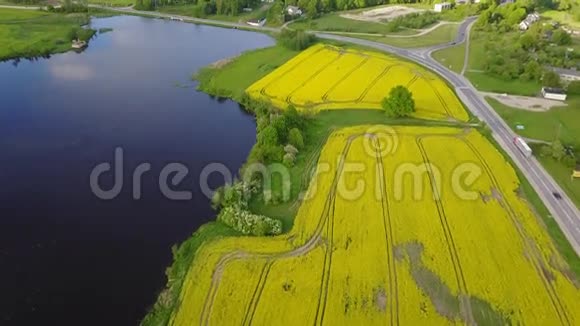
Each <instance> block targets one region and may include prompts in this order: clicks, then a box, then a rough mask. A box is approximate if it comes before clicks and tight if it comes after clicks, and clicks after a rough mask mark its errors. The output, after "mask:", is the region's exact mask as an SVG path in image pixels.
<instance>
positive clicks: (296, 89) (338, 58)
mask: <svg viewBox="0 0 580 326" xmlns="http://www.w3.org/2000/svg"><path fill="white" fill-rule="evenodd" d="M343 55H344V54H343V53H339V55H338V56H337V57H336V58H334V59H332V60H331V61H330V62H328V63H327V64H324V65H322V67H320V68H319V69H318V70H316V71H315V72H314V74H311V75H310V77H308V78H307V79H306V80H305V81H303V82H302V83H301V84H299V85H298V87H296V88H295V89H294V90H292V91H291V92H290V93H288V95H287V96H286V103H288V104H292V105H298V106H299V105H300V104H297V103H295V102H294V101H292V96H294V93H296V92H297V91H299V90H300V89H302V88H303V87H304V86H305V85H306V84H308V82H310V81H311V80H312V79H313V78H315V77H316V76H318V74H320V73H321V72H323V71H324V70H325V69H326V68H328V67H329V66H330V65H331V64H333V63H335V62H336V61H338V60H340V59H341V58H342V57H343Z"/></svg>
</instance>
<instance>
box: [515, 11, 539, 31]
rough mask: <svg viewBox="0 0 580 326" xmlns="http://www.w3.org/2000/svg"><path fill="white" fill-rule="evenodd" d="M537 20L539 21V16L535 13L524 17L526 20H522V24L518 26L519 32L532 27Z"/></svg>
mask: <svg viewBox="0 0 580 326" xmlns="http://www.w3.org/2000/svg"><path fill="white" fill-rule="evenodd" d="M538 20H540V15H539V14H538V13H537V12H534V13H532V14H529V15H528V16H527V17H526V19H524V20H522V22H521V23H520V25H519V27H520V30H522V31H526V30H528V28H530V26H532V24H533V23H535V22H537V21H538Z"/></svg>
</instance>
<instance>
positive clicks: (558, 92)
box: [542, 87, 566, 101]
mask: <svg viewBox="0 0 580 326" xmlns="http://www.w3.org/2000/svg"><path fill="white" fill-rule="evenodd" d="M542 96H543V97H544V98H545V99H549V100H556V101H565V100H566V92H565V91H564V90H563V89H561V88H552V87H542Z"/></svg>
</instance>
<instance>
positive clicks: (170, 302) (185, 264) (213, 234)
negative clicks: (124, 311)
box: [141, 222, 240, 326]
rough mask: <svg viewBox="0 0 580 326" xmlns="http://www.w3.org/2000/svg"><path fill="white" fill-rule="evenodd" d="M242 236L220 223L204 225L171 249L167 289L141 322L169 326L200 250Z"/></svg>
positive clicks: (146, 325)
mask: <svg viewBox="0 0 580 326" xmlns="http://www.w3.org/2000/svg"><path fill="white" fill-rule="evenodd" d="M239 235H240V234H239V233H238V232H236V231H234V230H233V229H231V228H230V227H228V226H226V225H224V224H222V223H220V222H210V223H207V224H204V225H202V226H201V227H200V228H199V229H198V230H197V231H195V233H193V235H192V236H191V237H189V238H188V239H187V240H185V241H184V242H183V243H181V244H180V245H179V247H177V246H173V248H171V250H172V252H173V263H172V265H171V267H169V268H167V270H166V272H165V274H166V275H167V287H166V288H165V289H164V290H163V291H162V292H161V293H160V294H159V297H158V299H157V302H156V303H155V304H154V305H153V307H152V308H151V310H150V311H149V313H148V314H147V316H145V318H144V319H143V321H142V322H141V325H145V326H149V325H151V326H158V325H167V324H168V322H169V319H170V318H171V314H172V313H173V311H175V310H176V309H177V308H178V307H179V304H180V302H179V295H180V293H181V288H182V286H183V282H184V280H185V277H186V276H187V272H188V271H189V267H190V266H191V264H192V262H193V260H194V259H195V254H196V253H197V251H198V249H199V248H200V247H201V246H202V245H203V244H204V243H208V242H211V241H216V240H218V239H220V238H223V237H231V236H239Z"/></svg>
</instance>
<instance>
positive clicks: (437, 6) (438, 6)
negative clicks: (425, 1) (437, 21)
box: [433, 2, 451, 12]
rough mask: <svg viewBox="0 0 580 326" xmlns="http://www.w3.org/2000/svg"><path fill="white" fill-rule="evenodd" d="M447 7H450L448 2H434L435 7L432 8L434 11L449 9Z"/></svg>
mask: <svg viewBox="0 0 580 326" xmlns="http://www.w3.org/2000/svg"><path fill="white" fill-rule="evenodd" d="M449 9H451V3H450V2H443V3H436V4H435V7H434V8H433V10H434V11H435V12H442V11H443V10H449Z"/></svg>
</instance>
